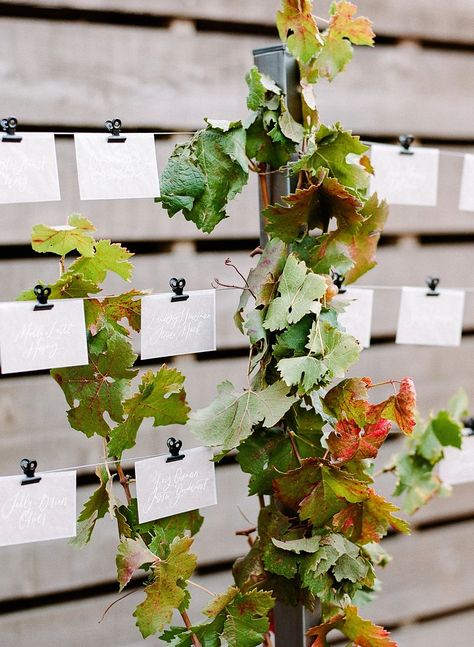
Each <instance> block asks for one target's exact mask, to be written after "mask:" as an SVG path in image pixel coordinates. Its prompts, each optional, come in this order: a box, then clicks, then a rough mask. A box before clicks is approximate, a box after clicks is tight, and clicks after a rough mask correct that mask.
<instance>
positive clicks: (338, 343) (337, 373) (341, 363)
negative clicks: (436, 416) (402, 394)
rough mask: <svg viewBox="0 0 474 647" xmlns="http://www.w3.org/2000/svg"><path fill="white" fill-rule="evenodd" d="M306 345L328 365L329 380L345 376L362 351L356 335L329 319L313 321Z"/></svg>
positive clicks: (327, 376)
mask: <svg viewBox="0 0 474 647" xmlns="http://www.w3.org/2000/svg"><path fill="white" fill-rule="evenodd" d="M306 347H307V348H309V350H310V353H312V354H315V355H319V356H321V359H322V361H323V363H324V365H325V366H326V367H327V375H326V376H325V377H326V378H329V380H332V379H336V378H339V377H344V375H345V374H346V373H347V370H348V369H349V368H350V367H351V366H352V364H354V363H355V362H356V361H357V360H358V359H359V355H360V352H361V347H360V344H359V342H358V341H357V340H356V339H355V337H352V335H348V334H347V333H343V332H341V331H340V330H338V329H337V328H334V327H333V326H331V324H329V323H328V322H327V321H318V322H314V323H313V326H312V328H311V332H310V335H309V341H308V344H307V346H306ZM387 417H389V416H388V415H387Z"/></svg>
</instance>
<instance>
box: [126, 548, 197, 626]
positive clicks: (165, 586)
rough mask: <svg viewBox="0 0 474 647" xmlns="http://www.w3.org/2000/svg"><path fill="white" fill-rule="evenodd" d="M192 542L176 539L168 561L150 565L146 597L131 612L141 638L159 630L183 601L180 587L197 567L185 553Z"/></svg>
mask: <svg viewBox="0 0 474 647" xmlns="http://www.w3.org/2000/svg"><path fill="white" fill-rule="evenodd" d="M192 543H193V540H192V538H191V537H179V538H178V537H177V538H176V539H174V541H173V543H172V544H171V546H170V552H169V556H168V558H167V559H166V560H161V561H159V562H155V564H153V567H152V577H153V579H152V581H151V583H150V584H148V585H147V586H146V587H145V594H146V598H145V600H144V601H143V602H142V603H141V604H139V605H138V607H137V608H136V609H135V611H134V613H133V615H134V616H135V618H136V619H137V622H136V624H137V627H138V628H139V630H140V633H141V634H142V636H143V638H147V637H148V636H151V635H153V634H156V633H157V632H158V631H162V630H163V629H164V628H165V626H166V625H167V624H169V623H170V621H171V618H172V616H173V611H174V610H175V609H178V608H179V607H180V605H181V604H182V602H183V600H184V599H185V590H184V588H183V586H182V585H184V583H185V582H186V580H188V579H189V578H190V577H191V575H192V573H193V571H194V569H195V567H196V557H195V556H194V555H192V554H190V553H189V552H188V551H189V548H190V547H191V544H192Z"/></svg>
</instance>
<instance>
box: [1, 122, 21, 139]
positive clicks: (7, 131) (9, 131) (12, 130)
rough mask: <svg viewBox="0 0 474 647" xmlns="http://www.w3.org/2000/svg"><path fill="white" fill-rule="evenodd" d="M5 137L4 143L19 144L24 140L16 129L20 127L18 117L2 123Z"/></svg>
mask: <svg viewBox="0 0 474 647" xmlns="http://www.w3.org/2000/svg"><path fill="white" fill-rule="evenodd" d="M0 125H1V126H2V129H3V132H4V135H3V137H2V141H3V142H13V143H18V142H21V140H22V139H23V138H22V137H20V136H19V135H17V134H16V128H17V126H18V119H17V118H16V117H8V118H6V119H2V120H1V121H0Z"/></svg>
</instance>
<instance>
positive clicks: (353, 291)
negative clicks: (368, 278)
mask: <svg viewBox="0 0 474 647" xmlns="http://www.w3.org/2000/svg"><path fill="white" fill-rule="evenodd" d="M345 290H346V291H345V292H343V293H342V294H341V295H340V296H337V297H336V299H337V300H338V301H343V302H346V303H347V304H348V305H346V308H345V310H344V312H341V314H340V315H338V320H339V322H340V323H341V324H342V325H343V326H344V328H345V329H346V332H347V333H349V335H352V336H353V337H355V338H356V339H357V341H358V342H359V344H360V345H361V346H362V347H363V348H369V346H370V332H371V328H372V306H373V302H374V291H373V290H369V289H367V290H366V289H360V288H346V289H345Z"/></svg>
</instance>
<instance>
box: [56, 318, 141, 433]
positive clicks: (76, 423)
mask: <svg viewBox="0 0 474 647" xmlns="http://www.w3.org/2000/svg"><path fill="white" fill-rule="evenodd" d="M94 340H95V343H96V344H97V348H99V351H98V352H95V349H94V348H93V347H92V348H91V346H90V347H89V364H88V365H87V366H75V367H70V368H60V369H55V370H53V371H51V375H52V377H53V378H54V379H55V380H56V382H57V383H58V384H59V386H60V387H61V389H62V390H63V392H64V395H65V397H66V400H67V403H68V405H69V406H70V407H71V408H70V409H69V411H68V420H69V423H70V425H71V427H73V428H74V429H77V430H78V431H82V432H83V433H84V434H85V435H86V436H88V437H91V436H93V435H94V434H98V435H99V436H104V437H106V436H108V435H109V434H110V427H109V424H108V423H107V422H106V420H105V419H104V414H105V413H107V414H108V415H109V416H110V418H111V419H112V420H113V421H114V422H121V421H122V419H123V399H124V397H125V394H126V391H127V390H128V387H129V381H130V379H131V378H133V377H134V376H135V375H136V374H137V372H138V369H132V367H133V364H134V362H135V360H136V358H137V356H136V355H135V353H134V352H133V350H132V346H131V344H130V342H128V341H127V339H126V338H124V337H123V336H122V335H120V334H119V333H116V332H114V331H111V330H108V329H104V330H102V331H101V332H100V333H98V334H97V335H96V337H95V338H94Z"/></svg>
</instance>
